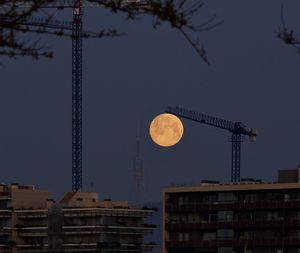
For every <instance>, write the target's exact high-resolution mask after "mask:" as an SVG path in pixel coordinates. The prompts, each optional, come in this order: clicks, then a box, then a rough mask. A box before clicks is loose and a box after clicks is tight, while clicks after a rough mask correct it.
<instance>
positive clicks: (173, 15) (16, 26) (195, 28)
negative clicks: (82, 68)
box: [0, 0, 220, 63]
mask: <svg viewBox="0 0 300 253" xmlns="http://www.w3.org/2000/svg"><path fill="white" fill-rule="evenodd" d="M66 1H68V3H71V4H72V1H70V0H66ZM24 2H25V3H26V8H25V7H23V8H20V6H22V4H24ZM59 2H60V3H63V2H64V1H63V0H60V1H59ZM86 2H87V3H93V4H96V5H97V6H98V7H103V8H106V9H108V10H110V11H112V12H113V13H125V14H126V16H127V18H128V19H130V20H135V19H136V18H137V17H139V16H143V15H147V16H151V17H152V18H153V21H152V25H153V28H154V29H157V28H158V27H159V26H160V25H161V24H162V23H168V24H169V25H170V26H171V27H172V28H175V29H177V30H179V31H180V32H181V33H182V34H183V36H184V37H185V38H186V39H187V41H188V42H189V43H190V44H191V46H192V47H193V48H194V49H195V50H196V52H197V53H198V54H199V55H200V56H201V57H202V59H203V60H204V61H205V62H206V63H208V59H207V56H206V52H205V49H204V47H203V46H202V45H201V43H200V40H199V39H198V38H197V36H198V33H200V32H204V31H209V30H211V29H213V28H215V27H216V26H218V25H219V24H220V22H216V17H215V16H213V17H212V18H210V19H208V20H206V21H203V22H202V23H200V24H195V23H194V22H193V19H194V16H195V14H197V13H198V12H199V10H200V9H202V7H203V2H202V1H200V0H143V1H139V0H135V1H132V0H86ZM53 3H55V1H54V0H53V1H52V0H27V1H18V0H14V1H3V0H0V55H7V56H9V57H17V56H32V57H33V58H34V59H37V58H39V57H41V56H42V57H47V58H51V57H52V56H53V54H52V52H51V51H49V49H48V48H45V47H43V46H41V44H40V39H39V38H38V39H36V40H35V41H34V42H32V43H29V42H28V41H26V40H22V39H21V38H22V37H23V36H24V35H22V34H23V33H28V32H29V33H34V34H35V35H41V34H48V35H55V36H66V37H72V32H71V30H72V29H71V28H72V26H71V25H70V24H71V23H69V25H68V24H65V23H66V22H63V23H62V26H61V27H59V26H55V24H56V23H57V22H58V21H56V20H55V17H54V16H52V15H48V16H47V17H46V19H44V23H43V24H42V23H39V20H34V22H31V19H33V15H34V14H35V13H37V12H38V11H39V10H41V9H42V8H44V7H46V6H48V5H49V4H53ZM120 35H122V34H120V33H119V32H118V31H117V30H116V29H111V30H105V29H104V30H101V31H99V32H88V31H84V32H83V33H82V37H83V38H102V37H116V36H120Z"/></svg>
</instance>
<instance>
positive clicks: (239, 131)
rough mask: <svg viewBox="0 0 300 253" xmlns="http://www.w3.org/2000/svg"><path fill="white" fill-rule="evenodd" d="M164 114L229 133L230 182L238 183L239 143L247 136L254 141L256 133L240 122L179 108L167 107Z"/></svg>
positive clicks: (239, 168) (239, 166) (239, 167)
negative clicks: (230, 150) (230, 151)
mask: <svg viewBox="0 0 300 253" xmlns="http://www.w3.org/2000/svg"><path fill="white" fill-rule="evenodd" d="M165 112H166V113H171V114H174V115H176V116H178V117H180V118H185V119H189V120H193V121H196V122H199V123H202V124H205V125H209V126H213V127H216V128H221V129H224V130H227V131H229V132H230V133H231V136H230V141H231V142H232V156H231V182H239V181H240V170H241V143H242V142H243V141H244V136H249V140H250V141H255V140H256V136H257V131H256V130H255V129H253V128H248V127H246V126H245V125H244V124H243V123H242V122H232V121H229V120H224V119H220V118H216V117H212V116H209V115H206V114H202V113H199V112H194V111H192V110H188V109H185V108H181V107H170V106H168V107H167V108H166V110H165Z"/></svg>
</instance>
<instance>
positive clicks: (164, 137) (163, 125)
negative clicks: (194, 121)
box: [150, 113, 183, 147]
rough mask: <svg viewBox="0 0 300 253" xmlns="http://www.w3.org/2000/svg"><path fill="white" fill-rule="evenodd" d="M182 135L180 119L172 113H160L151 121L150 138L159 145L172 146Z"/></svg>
mask: <svg viewBox="0 0 300 253" xmlns="http://www.w3.org/2000/svg"><path fill="white" fill-rule="evenodd" d="M182 135H183V125H182V123H181V121H180V119H179V118H178V117H176V116H175V115H173V114H169V113H163V114H160V115H158V116H156V117H155V118H154V119H153V120H152V122H151V125H150V136H151V139H152V140H153V141H154V142H155V143H156V144H158V145H160V146H163V147H170V146H173V145H175V144H176V143H178V142H179V141H180V139H181V137H182Z"/></svg>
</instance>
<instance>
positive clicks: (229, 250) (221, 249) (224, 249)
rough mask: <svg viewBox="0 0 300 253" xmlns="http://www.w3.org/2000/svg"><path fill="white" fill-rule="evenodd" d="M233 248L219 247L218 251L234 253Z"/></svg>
mask: <svg viewBox="0 0 300 253" xmlns="http://www.w3.org/2000/svg"><path fill="white" fill-rule="evenodd" d="M232 252H233V250H232V248H230V247H222V248H218V253H232Z"/></svg>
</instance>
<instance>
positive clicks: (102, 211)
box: [63, 208, 155, 218]
mask: <svg viewBox="0 0 300 253" xmlns="http://www.w3.org/2000/svg"><path fill="white" fill-rule="evenodd" d="M63 212H64V216H65V217H96V216H117V217H140V218H147V217H151V216H152V215H153V213H154V212H155V211H154V210H141V209H121V208H120V209H119V208H72V209H63Z"/></svg>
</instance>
